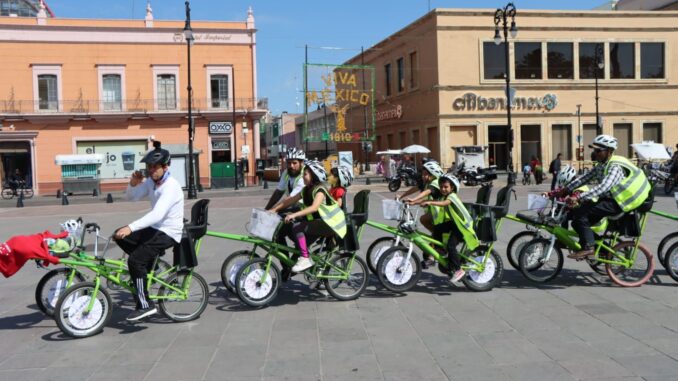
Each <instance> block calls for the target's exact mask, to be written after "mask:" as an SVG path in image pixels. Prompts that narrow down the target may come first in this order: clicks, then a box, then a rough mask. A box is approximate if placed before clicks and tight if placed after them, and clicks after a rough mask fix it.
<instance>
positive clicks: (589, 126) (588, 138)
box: [582, 123, 598, 160]
mask: <svg viewBox="0 0 678 381" xmlns="http://www.w3.org/2000/svg"><path fill="white" fill-rule="evenodd" d="M583 130H584V142H583V144H582V145H583V146H584V160H591V151H593V150H592V149H591V148H589V144H591V142H593V139H595V138H596V136H597V135H598V127H597V126H596V125H595V124H594V123H586V124H584V127H583Z"/></svg>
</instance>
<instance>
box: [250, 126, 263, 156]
mask: <svg viewBox="0 0 678 381" xmlns="http://www.w3.org/2000/svg"><path fill="white" fill-rule="evenodd" d="M259 137H260V136H259V120H258V119H257V120H255V121H254V128H253V129H252V140H253V141H254V158H255V159H261V139H260V138H259Z"/></svg>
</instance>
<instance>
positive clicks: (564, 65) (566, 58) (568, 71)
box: [546, 42, 574, 79]
mask: <svg viewBox="0 0 678 381" xmlns="http://www.w3.org/2000/svg"><path fill="white" fill-rule="evenodd" d="M572 46H573V45H572V43H569V42H557V43H552V42H549V43H548V45H546V50H547V52H548V70H549V79H574V61H573V60H572V56H573V48H572Z"/></svg>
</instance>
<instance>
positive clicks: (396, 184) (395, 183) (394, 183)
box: [388, 180, 400, 192]
mask: <svg viewBox="0 0 678 381" xmlns="http://www.w3.org/2000/svg"><path fill="white" fill-rule="evenodd" d="M398 189H400V180H391V181H389V182H388V190H389V191H391V192H397V191H398Z"/></svg>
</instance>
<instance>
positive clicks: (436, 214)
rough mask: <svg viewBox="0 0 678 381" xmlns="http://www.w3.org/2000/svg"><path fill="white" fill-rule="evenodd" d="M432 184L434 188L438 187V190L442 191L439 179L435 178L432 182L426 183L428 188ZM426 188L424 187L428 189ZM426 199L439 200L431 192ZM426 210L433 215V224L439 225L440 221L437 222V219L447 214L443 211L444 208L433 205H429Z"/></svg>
mask: <svg viewBox="0 0 678 381" xmlns="http://www.w3.org/2000/svg"><path fill="white" fill-rule="evenodd" d="M430 186H431V187H433V188H436V189H437V190H438V192H440V185H439V184H438V179H434V180H433V181H431V182H430V183H428V184H426V188H428V187H430ZM426 188H424V190H426ZM426 201H438V200H436V199H434V198H433V195H432V194H430V195H428V197H426ZM426 212H428V213H429V214H430V215H431V217H433V224H434V225H437V224H438V223H439V222H436V221H437V220H439V219H440V218H441V217H440V216H441V215H444V214H445V213H442V212H443V210H442V208H441V207H439V206H433V205H429V206H427V207H426Z"/></svg>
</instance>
